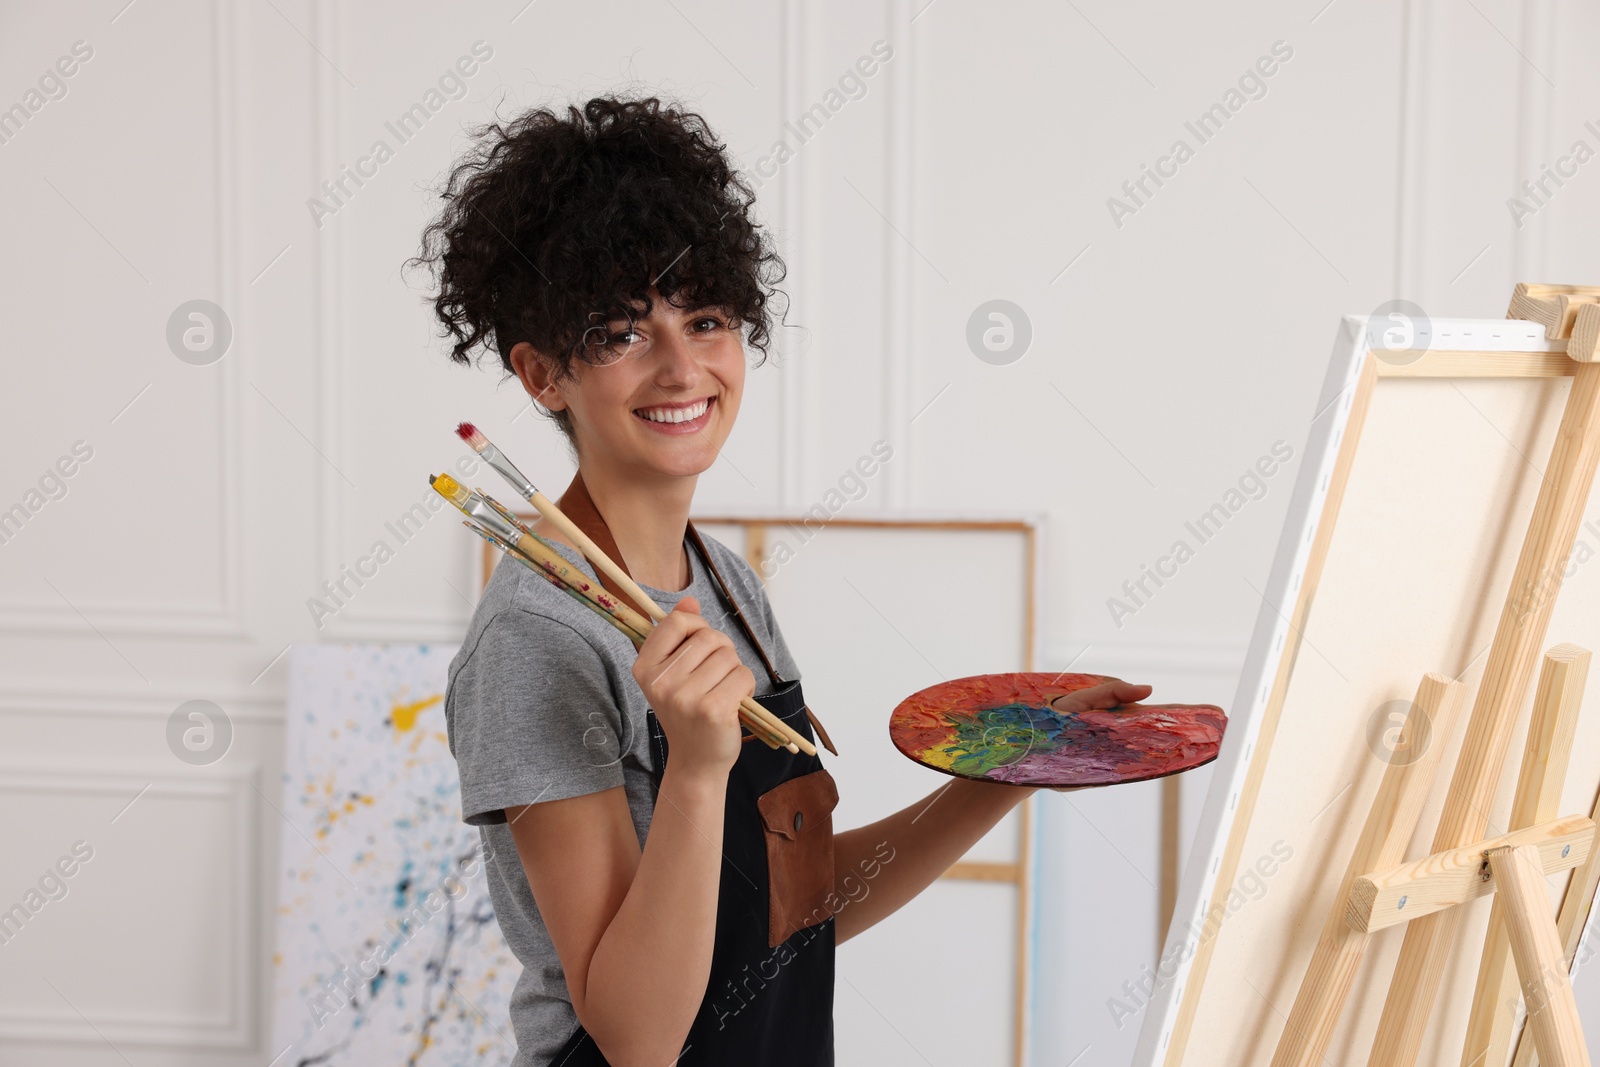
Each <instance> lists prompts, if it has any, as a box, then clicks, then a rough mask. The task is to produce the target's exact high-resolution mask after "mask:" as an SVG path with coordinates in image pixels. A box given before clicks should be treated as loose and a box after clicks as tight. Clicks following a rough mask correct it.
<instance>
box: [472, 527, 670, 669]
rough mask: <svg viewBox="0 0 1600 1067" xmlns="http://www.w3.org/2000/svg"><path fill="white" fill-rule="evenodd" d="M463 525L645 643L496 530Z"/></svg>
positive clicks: (635, 640) (637, 643) (637, 641)
mask: <svg viewBox="0 0 1600 1067" xmlns="http://www.w3.org/2000/svg"><path fill="white" fill-rule="evenodd" d="M461 525H463V526H465V527H466V528H467V529H469V530H471V531H472V532H473V533H475V534H477V535H478V536H479V537H481V538H483V539H484V540H485V541H487V542H489V543H490V544H491V545H494V546H495V547H496V548H498V549H500V551H502V552H504V553H505V554H506V555H508V556H510V557H511V558H512V559H514V560H516V561H517V562H518V563H520V564H522V565H523V566H524V567H526V568H528V569H529V570H530V571H532V572H533V573H535V574H537V575H538V576H539V577H541V578H543V579H544V580H545V581H547V582H549V583H550V584H551V585H553V586H555V587H556V588H557V589H559V590H561V591H562V592H563V593H565V594H567V595H568V596H569V597H571V598H572V599H573V600H576V601H577V602H578V603H580V604H582V605H583V606H584V607H585V608H587V609H588V610H590V611H592V612H594V613H595V614H596V615H598V616H600V617H601V618H602V619H604V620H605V621H606V622H608V623H610V624H611V625H612V626H615V627H616V628H617V629H618V630H620V631H621V632H622V635H623V636H624V637H626V638H628V640H630V641H632V642H633V645H634V647H635V648H638V647H639V646H640V645H642V644H644V640H645V635H644V634H641V633H637V632H635V631H634V630H633V629H631V628H630V627H629V626H628V625H627V624H626V623H624V622H623V621H622V620H621V619H618V618H617V617H616V616H615V615H612V614H610V613H609V612H607V611H606V609H605V608H602V607H601V606H600V605H599V604H596V603H595V602H594V601H592V600H590V599H589V598H588V597H586V596H584V595H583V594H582V593H580V592H578V591H577V590H576V589H574V588H572V587H571V586H569V585H567V584H566V583H565V582H563V581H562V580H561V579H560V578H557V577H556V576H555V575H553V574H551V573H550V572H549V571H546V570H545V569H544V568H542V567H540V566H539V565H538V564H537V563H535V562H533V560H531V559H529V558H528V557H527V556H524V555H523V554H522V553H521V552H519V551H517V548H516V546H515V545H513V544H510V543H509V542H507V541H505V540H503V539H501V538H500V537H499V536H497V535H496V534H495V533H494V531H492V530H486V529H484V528H483V527H482V526H479V525H478V524H476V523H475V522H473V521H472V520H471V519H462V520H461Z"/></svg>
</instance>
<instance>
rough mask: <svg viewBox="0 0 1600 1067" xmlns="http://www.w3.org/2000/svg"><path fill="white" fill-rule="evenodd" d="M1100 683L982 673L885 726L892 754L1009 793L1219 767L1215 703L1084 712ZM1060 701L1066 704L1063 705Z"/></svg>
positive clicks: (1073, 677)
mask: <svg viewBox="0 0 1600 1067" xmlns="http://www.w3.org/2000/svg"><path fill="white" fill-rule="evenodd" d="M1118 680H1119V679H1116V678H1111V677H1108V676H1106V675H1101V674H979V675H974V676H973V677H970V678H956V679H954V680H953V681H949V682H944V683H941V684H940V685H935V686H932V687H930V688H928V689H924V690H922V691H921V692H920V693H913V694H912V695H911V696H908V697H906V698H905V699H904V700H902V701H901V702H900V705H899V706H898V707H897V708H895V709H894V713H893V714H892V715H890V717H889V736H890V738H891V739H892V740H893V741H894V744H895V747H896V748H898V749H899V750H900V751H901V752H903V753H905V754H906V755H907V756H908V757H910V758H911V759H913V760H915V761H916V762H918V763H921V764H923V765H924V766H928V767H932V768H933V769H935V770H939V771H944V772H945V773H946V774H952V775H955V776H956V777H959V778H976V779H979V780H982V781H990V782H1009V783H1011V784H1013V785H1033V786H1079V785H1115V784H1116V783H1118V782H1141V781H1144V780H1146V779H1149V778H1161V777H1164V776H1166V775H1169V774H1177V773H1178V772H1179V771H1187V770H1190V769H1191V768H1194V767H1199V766H1201V765H1202V764H1206V763H1210V762H1211V761H1212V760H1214V759H1216V758H1217V750H1218V748H1219V747H1220V746H1221V744H1222V734H1223V731H1224V730H1226V729H1227V726H1228V717H1227V715H1225V714H1223V711H1222V709H1221V708H1219V707H1216V706H1214V705H1211V704H1124V705H1121V706H1119V707H1115V708H1106V709H1090V708H1085V707H1083V706H1082V705H1083V704H1084V703H1085V701H1084V700H1083V698H1079V699H1078V700H1073V699H1072V698H1071V694H1072V693H1075V692H1077V691H1079V690H1082V689H1088V688H1090V687H1091V686H1096V685H1100V684H1102V683H1104V682H1112V681H1118ZM1063 698H1066V699H1063Z"/></svg>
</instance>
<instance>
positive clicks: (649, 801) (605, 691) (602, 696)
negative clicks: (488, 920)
mask: <svg viewBox="0 0 1600 1067" xmlns="http://www.w3.org/2000/svg"><path fill="white" fill-rule="evenodd" d="M701 536H702V538H703V539H704V540H705V543H706V549H707V551H709V552H710V553H711V558H712V559H713V560H714V561H715V562H716V565H717V569H718V571H719V572H721V574H722V576H723V578H724V579H725V580H726V581H727V583H728V587H729V589H730V591H731V592H732V593H733V595H734V598H735V599H736V600H737V601H738V603H739V608H740V610H741V611H743V612H744V616H745V618H746V619H747V620H749V622H750V625H751V627H752V628H754V629H755V631H756V635H757V636H758V637H759V638H760V639H761V643H762V645H763V647H764V648H765V649H766V652H767V655H769V656H771V657H772V665H773V666H774V667H775V668H776V669H777V671H778V673H779V674H780V675H781V676H782V677H783V679H784V680H785V681H790V680H792V679H795V678H798V677H799V676H800V672H799V669H798V668H797V667H796V666H795V664H794V660H793V659H792V658H791V657H790V655H789V649H788V647H787V646H786V645H785V644H784V641H783V635H782V634H781V633H779V631H778V624H777V621H776V620H775V619H774V618H773V617H772V608H771V605H769V604H768V602H767V597H766V593H765V591H764V590H763V589H762V586H761V579H760V578H759V577H758V576H757V575H756V573H755V572H754V571H753V570H752V569H751V568H750V565H749V564H748V563H746V562H745V561H744V559H743V558H741V557H740V556H739V555H738V554H736V553H734V552H733V551H731V550H730V549H729V548H728V547H727V546H725V545H723V544H722V543H720V542H719V541H716V540H714V539H713V538H711V537H708V536H706V535H705V534H703V533H702V534H701ZM555 547H556V550H557V551H559V552H560V553H561V554H562V555H563V556H565V557H566V558H567V559H568V560H570V561H571V562H572V563H573V564H574V565H575V566H577V567H578V568H579V569H581V570H582V571H583V572H584V573H586V574H589V575H591V576H593V575H594V573H595V572H594V568H593V567H592V566H590V565H589V563H588V561H587V560H585V559H584V558H583V556H582V555H581V554H580V553H579V552H578V551H577V550H576V549H572V548H569V547H567V546H566V545H562V544H557V545H556V546H555ZM685 550H686V551H687V552H688V554H689V566H690V570H691V572H692V573H691V579H690V582H689V587H688V588H687V589H682V590H678V591H676V592H669V591H666V590H661V589H652V588H650V587H649V586H645V587H644V589H645V591H646V592H648V593H649V594H650V596H651V597H652V598H653V599H654V600H655V601H656V603H658V604H660V605H661V606H662V608H664V609H666V610H671V608H672V606H673V605H674V604H676V603H677V602H678V601H679V600H680V599H682V598H683V597H685V596H691V595H692V596H693V597H694V598H695V599H696V600H697V601H699V604H700V614H701V615H702V616H703V617H704V618H705V619H706V621H707V622H710V623H711V624H712V625H713V626H715V627H716V628H717V629H719V630H721V631H722V632H724V633H726V634H727V635H728V636H729V637H731V638H732V639H733V647H734V649H735V650H736V651H737V652H738V653H739V658H740V659H741V660H743V661H744V664H745V666H747V667H749V668H750V670H751V672H752V673H753V674H754V675H755V678H756V695H757V696H758V697H759V696H761V695H763V694H766V693H770V692H771V691H772V689H773V685H772V680H771V678H770V677H769V676H768V675H767V672H766V668H765V667H764V666H762V663H761V659H760V657H759V656H758V655H757V654H756V651H755V649H753V648H752V647H751V646H750V642H749V640H748V639H747V638H746V637H745V634H744V630H743V628H742V627H740V625H739V620H738V619H736V618H735V617H734V616H733V614H732V613H731V612H729V611H728V610H727V605H726V603H725V602H724V601H723V599H722V596H721V594H720V592H719V591H718V590H717V588H716V585H715V579H713V578H712V577H711V575H710V573H709V572H708V571H707V570H706V568H705V564H704V563H703V562H702V561H701V559H700V554H699V553H698V552H696V551H695V550H694V548H693V547H692V546H686V549H685ZM635 657H636V652H635V650H634V647H633V644H632V643H631V642H630V641H629V640H628V639H627V638H626V637H624V636H623V635H622V634H621V632H619V631H618V630H617V629H616V628H614V627H613V626H612V625H611V624H610V623H608V622H606V621H605V620H604V619H602V618H600V616H598V615H596V614H595V613H594V612H593V611H591V610H590V609H588V608H587V607H585V606H584V605H582V604H580V603H578V602H577V601H575V600H573V599H572V598H571V597H569V596H568V595H567V594H566V593H565V592H563V591H562V590H560V589H557V588H556V587H555V586H553V585H551V584H550V583H549V581H548V580H546V579H545V578H542V577H540V576H539V575H537V574H535V573H533V572H532V571H531V570H529V569H528V568H527V567H525V566H523V565H522V564H520V563H518V562H516V561H515V560H512V559H509V558H507V559H502V560H501V561H500V564H499V566H497V567H496V568H495V571H494V574H493V575H492V576H491V578H490V579H489V584H488V586H487V587H486V588H485V589H484V593H483V597H482V598H481V599H480V600H479V601H478V606H477V609H476V610H475V611H474V612H473V614H472V620H471V622H470V623H469V624H468V626H467V633H466V637H465V638H464V639H463V641H462V643H461V650H460V651H459V652H458V653H456V657H455V659H453V660H452V661H451V663H450V674H449V685H448V688H447V689H446V694H445V703H444V712H445V722H446V724H447V727H448V729H449V736H450V751H451V752H452V753H453V754H454V755H455V758H456V764H457V766H458V768H459V769H460V772H461V814H462V817H463V818H464V819H465V820H466V821H467V822H468V823H470V824H472V825H475V826H477V827H479V834H480V835H481V836H482V839H483V848H484V855H485V856H486V857H487V863H486V871H487V876H488V881H489V895H490V899H491V900H492V901H493V903H494V911H495V917H496V918H497V919H498V920H499V922H500V929H501V931H502V932H503V933H504V934H505V938H506V943H507V944H508V945H509V946H510V948H511V951H512V952H513V953H515V954H516V957H517V959H518V960H520V961H521V962H522V968H523V970H522V976H521V977H520V978H519V979H518V980H517V984H516V988H515V989H514V990H513V992H512V995H511V1023H512V1028H513V1030H514V1031H515V1033H516V1038H517V1055H516V1059H515V1060H514V1061H513V1067H536V1065H544V1064H548V1063H550V1061H551V1058H552V1057H553V1055H554V1054H555V1052H556V1051H557V1050H558V1049H559V1048H560V1047H561V1045H562V1044H563V1043H564V1042H565V1041H566V1040H567V1038H568V1037H570V1036H571V1034H572V1032H573V1031H574V1030H575V1029H576V1028H577V1025H578V1018H577V1015H576V1013H574V1012H573V1010H572V1002H571V999H570V997H569V996H568V993H567V986H566V981H565V979H564V978H563V976H562V972H561V961H560V958H559V957H558V956H557V955H556V950H555V946H554V945H553V944H552V943H551V941H550V935H549V932H548V931H547V930H546V929H545V925H544V921H543V919H542V918H540V916H539V909H538V906H537V905H536V904H535V903H534V900H533V893H532V891H531V890H530V889H529V887H528V878H527V875H526V874H525V873H524V872H523V870H522V861H521V860H520V858H519V857H518V855H517V849H516V845H515V844H514V843H513V841H512V838H511V830H510V828H509V826H508V825H507V824H506V817H505V813H504V811H503V810H502V809H504V808H507V807H514V806H516V805H520V804H533V803H538V802H542V801H549V800H561V799H564V798H566V797H575V796H582V795H584V794H586V793H595V792H599V791H600V790H602V789H611V788H613V787H615V786H619V785H620V786H622V787H623V790H624V792H625V793H626V795H627V799H628V810H629V811H630V812H631V813H632V815H633V826H634V830H635V832H636V833H637V834H638V835H639V847H640V848H641V849H642V848H643V847H644V841H645V835H646V833H647V832H648V831H649V829H650V813H651V811H652V809H653V808H654V806H655V786H654V783H653V781H652V779H651V777H650V772H651V769H652V766H653V763H652V759H651V754H650V745H649V739H648V737H647V733H648V731H647V730H646V727H645V711H646V709H647V707H648V704H647V702H646V701H645V697H644V693H643V692H642V691H641V690H640V689H639V685H638V683H637V682H635V681H634V680H633V673H632V672H633V661H634V659H635Z"/></svg>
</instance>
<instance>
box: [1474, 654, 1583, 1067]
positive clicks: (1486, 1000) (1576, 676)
mask: <svg viewBox="0 0 1600 1067" xmlns="http://www.w3.org/2000/svg"><path fill="white" fill-rule="evenodd" d="M1589 659H1590V656H1589V652H1588V651H1587V650H1586V649H1582V648H1579V647H1578V646H1577V645H1572V644H1563V645H1557V646H1556V647H1554V648H1552V649H1550V650H1549V651H1548V652H1546V653H1545V655H1544V667H1543V668H1542V669H1541V670H1540V672H1539V689H1538V695H1537V696H1535V697H1534V700H1533V718H1532V720H1531V721H1530V722H1529V723H1528V741H1527V744H1526V745H1524V746H1523V749H1522V770H1521V773H1520V774H1519V775H1518V776H1517V792H1516V798H1515V800H1514V801H1513V802H1512V807H1511V822H1510V824H1509V826H1508V827H1507V829H1511V830H1521V829H1524V828H1526V827H1529V826H1537V825H1538V824H1539V823H1543V822H1549V821H1550V820H1551V819H1553V818H1555V817H1556V815H1557V814H1559V808H1560V805H1561V787H1562V785H1563V784H1564V783H1565V782H1566V780H1567V763H1568V761H1569V758H1570V757H1571V755H1572V738H1573V734H1574V732H1575V731H1576V730H1577V726H1578V707H1579V705H1580V704H1582V703H1583V686H1584V680H1585V679H1586V678H1587V676H1588V673H1589ZM1505 906H1506V901H1505V899H1504V898H1503V897H1499V896H1497V897H1495V901H1494V907H1493V910H1491V911H1490V913H1489V930H1488V935H1487V937H1486V938H1485V940H1484V943H1483V958H1482V960H1481V962H1480V963H1479V964H1478V987H1477V992H1476V993H1475V994H1474V996H1473V1000H1472V1015H1471V1021H1470V1023H1469V1024H1468V1026H1467V1040H1466V1044H1465V1045H1464V1046H1463V1047H1462V1050H1461V1063H1462V1067H1480V1065H1486V1064H1493V1065H1495V1067H1499V1065H1500V1064H1503V1063H1505V1062H1506V1053H1507V1052H1508V1051H1509V1050H1510V1047H1511V1037H1512V1033H1513V1030H1512V1025H1511V1023H1512V1017H1511V1011H1510V1010H1509V1006H1510V1005H1514V1004H1515V1003H1516V1001H1517V974H1516V968H1515V966H1514V965H1513V962H1512V959H1511V947H1510V944H1509V942H1508V941H1507V940H1506V930H1505Z"/></svg>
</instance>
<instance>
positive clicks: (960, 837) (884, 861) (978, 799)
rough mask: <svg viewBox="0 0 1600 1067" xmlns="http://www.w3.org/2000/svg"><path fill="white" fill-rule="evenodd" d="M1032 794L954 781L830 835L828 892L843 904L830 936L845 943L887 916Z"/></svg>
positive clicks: (1007, 787) (1025, 790)
mask: <svg viewBox="0 0 1600 1067" xmlns="http://www.w3.org/2000/svg"><path fill="white" fill-rule="evenodd" d="M1032 792H1033V790H1032V789H1029V788H1023V787H1019V786H1014V785H1002V784H999V783H995V782H977V781H973V780H971V779H967V778H957V779H955V780H954V781H952V782H950V783H948V784H947V785H944V786H942V787H940V788H939V789H938V790H935V791H934V792H933V793H931V794H929V795H928V796H926V797H923V798H922V799H921V800H919V801H917V802H916V803H915V804H912V805H910V806H909V807H906V808H902V809H901V810H899V811H897V812H895V813H894V814H893V815H889V816H886V817H884V818H882V819H879V820H878V821H877V822H874V823H868V824H867V825H866V826H862V827H858V828H856V829H854V830H846V831H845V832H844V833H841V834H836V835H835V836H834V839H833V850H834V865H833V866H834V889H835V893H836V894H837V896H838V898H839V900H840V901H842V902H843V903H842V906H841V907H840V908H839V909H838V911H837V914H836V918H835V920H834V936H835V939H836V940H837V941H841V942H842V941H845V940H847V939H848V938H851V937H853V936H855V935H856V934H859V933H860V932H861V931H863V930H865V929H867V928H868V927H870V926H872V925H873V924H874V923H877V922H879V921H880V920H882V919H884V918H886V917H887V916H889V915H892V914H894V913H895V912H896V911H898V910H899V909H900V908H901V907H903V906H904V905H905V904H906V902H907V901H909V900H911V898H912V897H915V896H916V895H917V894H918V893H920V892H922V891H923V890H924V889H926V888H927V887H928V885H929V884H930V883H932V882H933V880H934V879H935V878H938V877H939V876H940V875H941V874H943V873H944V872H945V871H947V870H949V869H950V865H951V864H953V863H955V862H956V861H957V860H958V859H960V858H961V857H962V856H963V855H965V854H966V852H967V850H968V849H969V848H971V847H972V846H973V845H974V844H975V843H977V841H978V839H979V838H981V837H982V836H983V835H984V834H986V833H988V832H989V831H990V830H991V829H993V828H994V825H995V823H997V822H999V821H1000V820H1001V819H1002V818H1004V817H1005V814H1006V812H1008V811H1010V810H1011V809H1012V808H1014V807H1016V805H1017V804H1018V803H1020V802H1021V801H1022V800H1023V799H1024V798H1025V797H1027V796H1028V795H1029V794H1030V793H1032ZM885 844H887V846H888V849H887V850H886V849H885V847H884V846H885ZM886 857H887V858H886Z"/></svg>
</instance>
